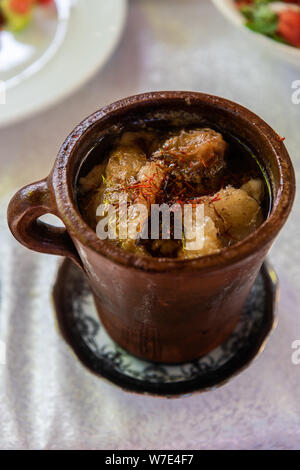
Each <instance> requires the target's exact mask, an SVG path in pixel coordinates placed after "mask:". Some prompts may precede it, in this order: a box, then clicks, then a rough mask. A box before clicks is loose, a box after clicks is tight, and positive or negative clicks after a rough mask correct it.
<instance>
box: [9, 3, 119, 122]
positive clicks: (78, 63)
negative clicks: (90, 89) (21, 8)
mask: <svg viewBox="0 0 300 470" xmlns="http://www.w3.org/2000/svg"><path fill="white" fill-rule="evenodd" d="M126 3H127V2H126V0H110V1H109V2H104V1H99V0H55V1H53V2H51V3H49V5H46V6H41V7H39V8H35V9H34V11H33V15H32V18H31V20H30V22H29V23H28V24H26V25H24V28H22V27H21V30H20V31H11V30H8V29H5V26H4V29H2V30H1V31H0V100H1V102H2V103H3V102H5V106H1V107H0V127H2V126H5V125H8V124H11V123H13V122H16V121H18V120H20V119H23V118H25V117H27V116H30V115H32V114H34V113H36V112H38V111H41V110H43V109H45V108H47V107H49V106H51V105H53V104H56V103H57V102H58V101H60V100H61V99H63V98H64V97H66V96H68V95H69V94H71V93H72V92H74V91H75V90H76V89H78V88H79V87H80V86H81V85H83V83H85V82H86V81H87V80H88V79H89V78H90V77H91V76H92V75H93V74H94V73H95V72H96V71H97V70H98V69H99V68H100V67H101V66H102V65H104V63H105V62H106V60H107V59H108V57H109V56H110V55H111V53H112V52H113V50H114V48H115V46H116V44H117V42H118V40H119V38H120V35H121V32H122V30H123V26H124V23H125V17H126ZM0 6H1V3H0Z"/></svg>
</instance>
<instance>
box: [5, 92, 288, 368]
mask: <svg viewBox="0 0 300 470" xmlns="http://www.w3.org/2000/svg"><path fill="white" fill-rule="evenodd" d="M140 120H142V121H144V120H146V121H151V122H154V123H155V124H156V125H159V126H160V125H164V124H166V123H167V124H170V122H173V123H174V120H175V121H176V123H177V124H179V125H186V124H197V125H199V126H200V125H204V124H209V123H210V124H211V125H214V126H217V127H218V128H219V129H220V130H221V131H222V130H223V131H224V132H230V133H232V134H233V135H235V136H236V137H238V138H240V139H241V140H242V141H243V142H244V143H246V144H247V145H249V147H250V148H252V150H253V151H254V152H255V154H256V155H257V156H258V157H259V159H260V160H261V161H262V163H263V165H264V167H265V169H266V171H267V172H268V175H269V179H270V181H271V186H272V193H273V202H272V210H271V213H270V215H269V217H268V218H267V220H266V221H265V222H264V223H263V224H262V225H261V226H260V227H259V228H258V230H256V231H255V232H254V233H253V234H252V235H250V236H249V237H247V238H246V239H244V240H243V241H242V242H239V243H237V244H236V245H234V246H232V247H230V248H226V249H223V250H221V251H220V252H219V253H217V254H214V255H210V256H205V257H202V258H199V259H194V260H178V259H155V258H149V259H148V258H146V257H140V256H138V255H135V254H131V253H128V252H125V251H123V250H122V249H120V248H117V247H115V246H112V244H110V243H109V242H106V241H103V240H99V239H98V237H97V235H96V233H95V232H94V231H93V230H92V229H91V228H89V227H88V225H87V224H86V223H85V222H84V220H83V218H82V216H81V214H80V212H79V211H78V208H77V205H76V178H77V175H78V171H79V169H80V167H81V165H82V163H83V161H84V159H85V157H86V155H87V154H88V152H89V150H90V149H91V147H92V146H93V145H95V144H96V143H97V142H98V141H99V139H100V138H101V136H105V135H111V136H112V137H113V136H115V135H117V134H118V133H120V132H121V131H122V128H124V125H125V126H126V124H127V123H130V122H133V121H134V122H138V121H140ZM87 158H88V157H87ZM294 193H295V177H294V171H293V167H292V164H291V161H290V158H289V156H288V153H287V151H286V148H285V146H284V145H283V143H282V141H281V139H280V138H279V136H278V135H277V134H276V132H274V131H273V130H272V129H271V128H270V127H269V126H268V125H267V124H266V123H265V122H264V121H262V120H261V119H260V118H259V117H258V116H256V115H255V114H253V113H251V112H250V111H248V110H247V109H245V108H243V107H242V106H240V105H238V104H236V103H233V102H230V101H228V100H225V99H223V98H218V97H215V96H211V95H205V94H201V93H194V92H156V93H146V94H142V95H138V96H133V97H130V98H127V99H124V100H121V101H118V102H117V103H114V104H112V105H110V106H107V107H105V108H103V109H101V110H100V111H97V112H96V113H94V114H93V115H91V116H90V117H88V118H87V119H86V120H84V121H83V122H82V123H81V124H79V126H77V127H76V128H75V129H74V131H73V132H72V133H71V134H70V135H69V136H68V138H67V139H66V141H65V143H64V144H63V145H62V147H61V149H60V151H59V154H58V156H57V158H56V162H55V164H54V168H53V170H52V172H51V174H50V176H49V177H48V178H46V179H44V180H42V181H39V182H37V183H33V184H30V185H28V186H26V187H25V188H23V189H21V190H20V191H19V192H18V193H17V194H16V195H15V196H14V197H13V199H12V200H11V202H10V204H9V208H8V223H9V226H10V229H11V231H12V233H13V235H14V236H15V237H16V238H17V240H19V241H20V242H21V243H22V244H23V245H25V246H27V247H28V248H30V249H32V250H35V251H40V252H44V253H51V254H56V255H63V256H67V257H69V258H71V259H72V260H73V261H75V262H76V263H77V264H78V265H79V266H80V267H81V268H82V269H83V270H84V271H85V273H86V275H87V277H88V279H89V283H90V286H91V288H92V290H93V293H94V297H95V301H96V305H97V309H98V312H99V316H100V318H101V321H102V323H103V325H104V326H105V328H106V330H107V331H108V333H109V334H110V336H111V337H112V338H113V339H114V340H115V341H116V342H117V343H119V344H120V345H121V346H122V347H124V348H125V349H127V350H128V351H130V352H131V353H133V354H135V355H136V356H139V357H141V358H144V359H148V360H151V361H157V362H170V363H177V362H183V361H189V360H192V359H194V358H197V357H199V356H201V355H203V354H206V353H208V352H209V351H210V350H212V349H213V348H215V347H216V346H218V345H219V344H221V343H222V342H223V341H224V340H225V339H226V338H227V337H228V336H229V334H230V333H231V332H232V330H233V329H234V327H235V326H236V324H237V322H238V320H239V317H240V314H241V311H242V308H243V305H244V303H245V300H246V298H247V296H248V294H249V291H250V289H251V287H252V285H253V283H254V280H255V278H256V276H257V273H258V271H259V269H260V267H261V264H262V262H263V260H264V258H265V256H266V253H267V251H268V250H269V248H270V246H271V244H272V242H273V241H274V238H275V237H276V235H277V234H278V232H279V231H280V229H281V228H282V226H283V225H284V223H285V221H286V219H287V217H288V215H289V212H290V210H291V207H292V203H293V199H294ZM45 213H52V214H55V215H56V216H58V217H59V218H60V219H61V220H62V221H63V223H64V224H65V227H66V229H59V228H54V227H52V226H49V225H46V224H44V223H42V222H41V221H39V219H38V218H39V217H40V216H41V215H42V214H45Z"/></svg>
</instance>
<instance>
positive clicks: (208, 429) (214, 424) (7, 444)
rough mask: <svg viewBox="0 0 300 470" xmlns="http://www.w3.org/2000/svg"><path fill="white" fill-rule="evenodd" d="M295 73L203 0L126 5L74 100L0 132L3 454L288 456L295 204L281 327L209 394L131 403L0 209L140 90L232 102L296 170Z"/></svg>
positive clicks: (284, 237) (142, 0)
mask: <svg viewBox="0 0 300 470" xmlns="http://www.w3.org/2000/svg"><path fill="white" fill-rule="evenodd" d="M297 79H300V67H299V68H298V69H297V68H294V67H293V66H290V65H288V64H285V63H284V62H279V61H278V60H277V59H276V58H275V57H273V56H269V55H268V52H267V51H266V50H263V49H258V48H257V45H256V42H255V41H252V40H251V38H250V37H249V36H248V35H247V34H243V33H241V32H240V31H237V30H235V29H232V26H231V25H230V24H228V23H227V22H226V20H225V19H224V18H223V17H222V16H220V14H219V13H218V12H217V11H216V10H215V9H214V7H213V5H212V4H211V2H210V1H209V0H131V1H130V2H129V15H128V22H127V26H126V29H125V32H124V35H123V37H122V40H121V43H120V45H119V47H118V49H117V50H116V52H115V53H114V55H113V57H112V58H111V59H110V61H109V63H108V64H107V65H106V66H105V67H104V69H102V70H101V71H100V72H99V73H98V74H97V75H96V76H95V77H94V79H92V80H91V81H90V82H89V83H88V84H87V85H86V86H85V87H83V88H82V89H81V90H80V91H79V92H78V93H77V94H76V95H73V96H72V97H71V98H69V99H67V100H65V101H63V102H62V103H61V104H59V105H58V106H56V107H54V108H52V109H50V110H49V111H47V112H44V113H42V114H39V115H38V116H36V117H33V118H31V119H28V120H27V121H26V122H22V123H19V124H17V125H14V126H12V127H7V128H5V129H2V130H0V145H1V147H0V149H1V150H0V162H1V163H0V164H1V171H0V198H1V201H2V205H1V224H0V269H1V282H2V301H1V307H0V308H1V310H0V340H1V341H3V342H5V343H6V349H7V360H6V365H0V448H1V449H12V448H22V449H32V448H33V449H45V448H47V449H61V448H63V449H208V448H213V449H219V448H226V449H231V448H237V449H244V448H252V449H254V448H255V449H261V448H264V449H266V448H267V449H270V448H274V449H286V448H292V449H297V448H298V449H299V448H300V401H299V391H300V365H298V366H297V365H293V364H292V361H291V354H292V347H291V345H292V342H293V341H294V340H296V339H299V340H300V268H299V266H300V249H299V248H300V239H299V237H300V201H299V198H297V200H296V202H295V206H294V210H293V213H292V215H291V217H290V219H289V221H288V223H287V224H286V226H285V228H284V229H283V230H282V232H281V234H280V236H279V237H278V240H277V241H276V243H275V245H274V247H273V248H272V250H271V254H270V259H271V261H272V263H273V265H274V266H275V269H276V271H277V273H278V274H279V277H280V281H281V297H280V303H279V325H278V328H277V330H276V331H275V333H274V334H273V335H272V337H271V339H270V341H269V343H268V344H267V347H266V349H265V351H264V352H263V354H262V355H261V356H260V357H259V358H258V359H257V360H256V361H255V362H254V363H253V364H252V365H251V367H250V368H249V369H247V370H246V371H245V372H243V373H242V374H241V375H239V376H238V377H236V378H235V379H233V380H232V382H230V383H228V384H227V385H225V386H224V387H222V388H221V389H218V390H216V391H213V392H208V393H205V394H202V395H196V396H193V397H190V398H185V399H178V400H162V399H155V398H146V397H141V396H135V395H129V394H125V393H124V392H121V391H119V390H118V389H116V388H114V387H113V386H111V385H109V384H107V383H104V382H102V381H101V380H100V379H97V378H96V377H94V376H93V375H91V374H89V372H87V371H86V370H85V369H84V368H83V367H82V366H81V365H80V364H79V363H78V362H77V361H76V360H75V358H74V356H73V355H72V354H71V352H70V350H69V348H68V347H67V346H66V345H65V343H64V342H63V341H62V340H61V338H60V337H59V336H58V334H57V331H56V329H55V325H54V319H53V314H52V310H51V308H52V307H51V304H50V300H49V298H50V297H49V295H50V286H51V283H52V281H53V279H54V276H55V270H56V267H57V262H58V259H57V258H56V257H50V256H46V255H39V254H36V253H33V252H30V251H28V250H26V249H25V248H23V247H22V246H20V245H19V244H18V243H17V242H16V241H15V240H13V238H12V237H11V236H10V234H9V232H8V229H7V227H6V221H5V215H4V214H5V207H6V204H7V200H8V198H9V196H10V195H11V194H12V193H13V192H14V190H15V189H18V188H19V187H20V186H21V185H24V184H26V183H29V182H32V181H34V180H37V179H40V178H42V177H44V176H46V175H47V174H48V173H49V171H50V169H51V167H52V164H53V161H54V158H55V155H56V153H57V151H58V149H59V146H60V144H61V143H62V142H63V140H64V139H65V137H66V135H67V134H68V133H69V132H70V131H71V130H72V128H73V127H74V126H75V125H76V124H77V123H78V122H79V121H81V120H82V119H83V118H84V117H85V116H86V115H88V114H90V113H92V112H93V111H95V110H96V109H98V108H100V107H101V106H103V105H105V104H108V103H110V102H113V101H115V100H117V99H119V98H122V97H125V96H128V95H131V94H135V93H139V92H144V91H150V90H170V89H177V90H196V91H203V92H208V93H213V94H216V95H220V96H224V97H226V98H229V99H232V100H234V101H237V102H239V103H241V104H243V105H244V106H247V107H249V108H250V109H252V110H253V111H254V112H256V113H257V114H259V115H260V116H261V117H262V118H264V119H265V120H266V121H267V122H268V123H269V124H270V125H271V126H272V127H274V128H275V129H276V131H277V132H278V133H279V134H280V135H282V136H285V137H286V145H287V148H288V150H289V151H290V155H291V157H292V159H293V162H294V166H295V170H296V175H297V176H299V171H300V126H299V124H300V105H295V104H293V103H292V100H291V95H292V88H291V85H292V82H293V80H297Z"/></svg>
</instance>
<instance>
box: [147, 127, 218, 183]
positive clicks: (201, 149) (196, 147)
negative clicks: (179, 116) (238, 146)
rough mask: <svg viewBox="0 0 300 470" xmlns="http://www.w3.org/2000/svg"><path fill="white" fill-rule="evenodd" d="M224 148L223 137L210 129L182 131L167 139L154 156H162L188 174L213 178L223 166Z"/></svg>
mask: <svg viewBox="0 0 300 470" xmlns="http://www.w3.org/2000/svg"><path fill="white" fill-rule="evenodd" d="M226 147H227V144H226V142H225V140H224V139H223V136H222V135H221V134H220V133H219V132H216V131H214V130H212V129H199V130H190V131H185V130H182V131H181V132H180V133H179V134H177V135H175V136H173V137H170V138H169V139H167V140H166V141H165V143H164V144H163V145H162V148H161V149H160V150H159V151H158V152H156V154H155V156H159V155H164V157H165V158H167V159H168V160H169V161H171V162H172V163H175V164H176V165H179V166H180V167H181V168H184V169H186V170H188V171H189V173H192V172H194V171H197V172H198V173H199V172H201V174H202V175H206V176H214V175H215V174H216V173H217V172H219V171H220V170H221V169H222V168H223V167H224V166H225V160H224V155H225V151H226Z"/></svg>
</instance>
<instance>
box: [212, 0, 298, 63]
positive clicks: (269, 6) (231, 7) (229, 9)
mask: <svg viewBox="0 0 300 470" xmlns="http://www.w3.org/2000/svg"><path fill="white" fill-rule="evenodd" d="M212 2H213V3H214V4H215V6H216V7H217V8H218V9H219V10H220V11H221V13H223V15H224V16H225V17H226V18H227V19H228V20H229V21H230V22H231V23H232V24H233V25H235V26H237V27H239V28H241V29H243V30H244V31H246V32H249V35H251V37H253V38H254V39H256V40H257V41H258V42H259V43H260V44H261V45H262V46H265V47H266V49H267V50H269V51H270V52H272V53H275V54H277V56H278V57H280V58H281V59H283V60H286V61H288V62H290V63H292V64H295V65H298V66H300V42H299V46H297V44H298V40H297V39H298V31H296V26H295V25H294V18H292V19H291V18H283V17H281V19H280V21H279V22H277V27H275V28H273V27H272V23H273V24H274V22H272V18H269V19H266V15H263V16H265V18H263V17H260V18H259V21H260V22H261V27H259V28H256V25H255V24H254V25H252V26H251V29H250V28H249V27H247V26H246V23H247V18H246V17H245V16H244V15H243V14H242V13H241V11H239V6H243V7H246V8H249V5H250V6H251V5H252V3H253V1H252V0H245V1H240V2H237V1H236V0H212ZM291 2H292V0H289V1H287V0H286V1H284V2H275V1H274V2H273V1H267V0H266V2H261V3H263V8H265V9H266V10H269V11H270V12H271V13H272V12H273V14H274V13H275V14H276V15H279V16H278V18H280V15H281V14H282V12H286V11H287V10H288V11H289V12H291V11H293V15H294V16H295V13H296V16H298V15H299V18H300V5H298V0H294V2H293V3H291ZM261 6H262V5H260V7H261ZM296 19H297V21H298V18H296ZM291 20H292V21H291ZM265 21H267V23H266V22H265ZM299 21H300V20H299ZM263 26H265V28H264V27H263ZM267 26H271V30H270V31H271V33H270V36H268V35H266V34H264V33H263V31H266V32H267ZM298 26H299V37H300V24H299V25H298ZM298 26H297V27H298ZM273 29H274V30H276V31H273ZM259 31H260V32H259ZM281 33H282V34H281ZM271 35H272V36H273V37H276V39H277V40H275V39H274V38H272V37H271ZM283 35H284V36H285V37H283ZM281 41H282V42H281ZM292 43H294V45H291V44H292Z"/></svg>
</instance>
